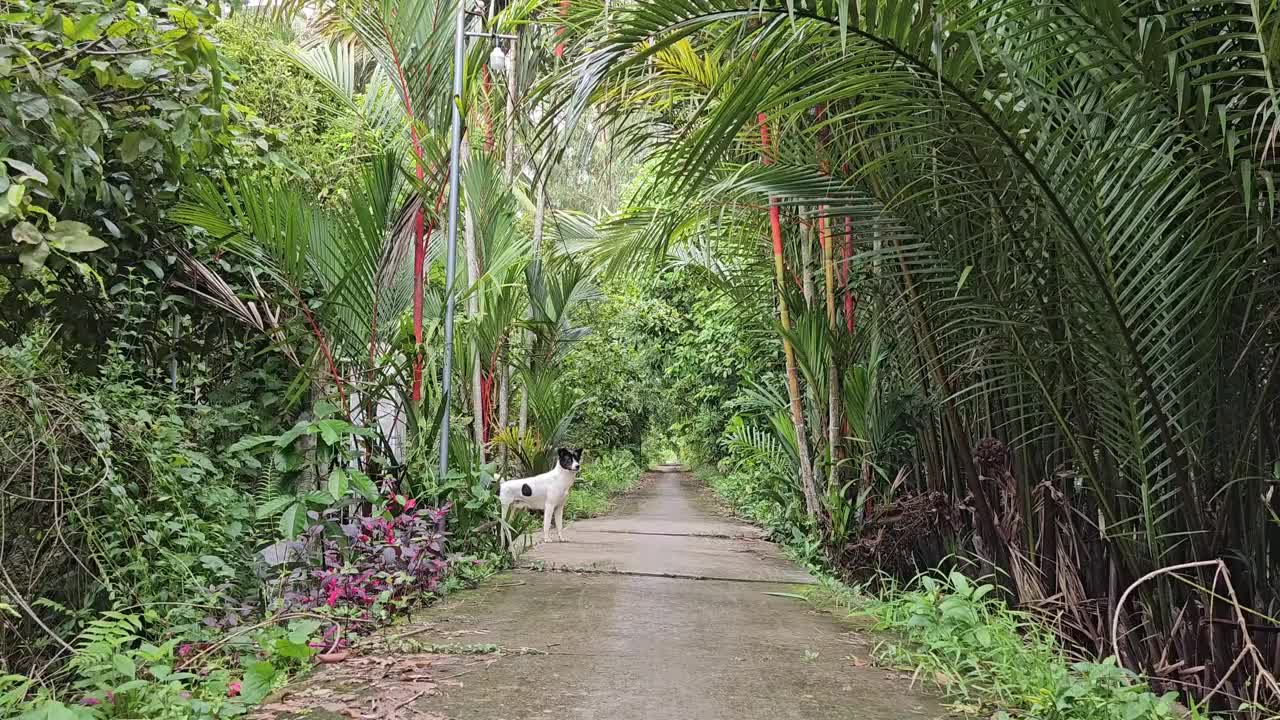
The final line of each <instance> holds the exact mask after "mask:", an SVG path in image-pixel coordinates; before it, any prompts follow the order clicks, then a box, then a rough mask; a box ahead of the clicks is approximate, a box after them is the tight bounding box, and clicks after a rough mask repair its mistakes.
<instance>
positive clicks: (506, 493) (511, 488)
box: [498, 448, 582, 547]
mask: <svg viewBox="0 0 1280 720" xmlns="http://www.w3.org/2000/svg"><path fill="white" fill-rule="evenodd" d="M580 467H582V450H570V449H569V448H560V449H559V450H558V451H556V466H555V467H554V468H552V469H550V470H548V471H547V472H544V473H542V474H541V475H535V476H533V477H530V478H523V479H520V480H504V481H503V482H502V483H501V484H500V485H499V486H498V499H499V500H500V501H501V502H502V534H503V536H504V538H505V540H506V543H507V547H511V535H510V525H508V522H509V519H510V516H511V508H512V506H515V507H523V508H528V509H530V510H541V511H542V542H549V541H550V538H549V537H548V535H549V533H550V532H551V517H552V515H553V514H554V515H555V520H556V537H557V538H559V539H560V541H561V542H563V541H564V535H563V534H561V533H562V531H563V530H564V504H565V501H567V500H568V499H569V490H570V489H571V488H572V487H573V482H574V481H575V480H577V479H578V468H580Z"/></svg>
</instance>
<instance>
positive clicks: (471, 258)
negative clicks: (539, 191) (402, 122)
mask: <svg viewBox="0 0 1280 720" xmlns="http://www.w3.org/2000/svg"><path fill="white" fill-rule="evenodd" d="M462 155H463V159H464V162H463V163H462V167H463V168H464V169H465V168H466V167H467V165H468V164H469V162H467V160H468V159H469V158H470V157H471V150H470V146H469V145H463V147H462ZM467 200H468V202H467V203H466V206H465V207H464V209H463V217H464V219H465V220H466V225H465V226H464V227H463V229H462V230H463V233H462V235H463V239H464V241H465V243H466V253H467V289H468V292H467V314H468V315H469V316H470V317H471V319H472V321H475V320H476V319H478V318H479V317H480V294H479V293H477V292H476V291H475V288H476V283H477V282H479V280H480V248H479V244H478V242H477V238H476V228H475V225H476V224H475V217H474V215H473V214H472V212H471V202H470V199H469V198H468V199H467ZM471 416H472V418H473V421H472V431H473V437H474V438H475V443H476V451H477V452H478V453H479V456H480V463H481V464H484V462H485V447H484V424H485V418H484V368H483V367H482V366H481V364H480V348H479V346H478V345H477V344H476V339H475V338H472V341H471Z"/></svg>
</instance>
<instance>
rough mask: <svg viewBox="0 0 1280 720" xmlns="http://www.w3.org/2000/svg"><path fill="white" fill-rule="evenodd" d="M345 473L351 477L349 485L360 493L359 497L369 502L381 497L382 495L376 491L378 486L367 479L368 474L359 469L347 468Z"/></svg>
mask: <svg viewBox="0 0 1280 720" xmlns="http://www.w3.org/2000/svg"><path fill="white" fill-rule="evenodd" d="M347 475H348V476H349V477H350V478H351V487H352V488H354V489H355V491H356V492H357V493H360V497H363V498H364V499H365V500H368V501H369V502H377V501H379V500H381V499H382V495H381V494H379V493H378V486H377V485H375V484H374V483H373V481H372V480H370V479H369V476H368V475H365V474H364V473H362V472H360V471H359V470H348V471H347Z"/></svg>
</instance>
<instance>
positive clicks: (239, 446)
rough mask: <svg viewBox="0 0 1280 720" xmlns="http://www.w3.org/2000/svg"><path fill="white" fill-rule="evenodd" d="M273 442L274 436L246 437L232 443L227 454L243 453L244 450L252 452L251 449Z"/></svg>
mask: <svg viewBox="0 0 1280 720" xmlns="http://www.w3.org/2000/svg"><path fill="white" fill-rule="evenodd" d="M275 440H276V436H275V435H246V436H245V437H242V438H240V439H239V440H238V441H236V442H235V443H233V444H232V445H231V447H229V448H227V452H233V453H235V452H243V451H245V450H252V449H253V448H255V447H258V446H259V445H265V444H267V443H271V442H275Z"/></svg>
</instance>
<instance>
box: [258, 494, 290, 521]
mask: <svg viewBox="0 0 1280 720" xmlns="http://www.w3.org/2000/svg"><path fill="white" fill-rule="evenodd" d="M295 500H296V498H294V497H292V496H290V495H282V496H281V497H278V498H272V499H270V500H268V501H267V502H265V503H263V504H262V506H261V507H259V508H258V510H257V512H255V513H254V515H256V516H257V518H258V519H259V520H263V519H265V518H269V517H272V516H274V515H276V514H277V513H279V512H280V511H281V510H284V509H285V508H286V507H288V506H289V505H290V504H292V503H293V502H294V501H295Z"/></svg>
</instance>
